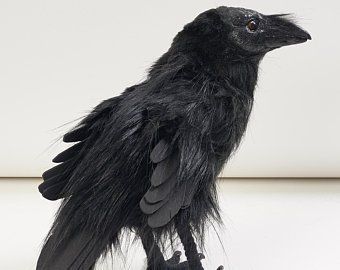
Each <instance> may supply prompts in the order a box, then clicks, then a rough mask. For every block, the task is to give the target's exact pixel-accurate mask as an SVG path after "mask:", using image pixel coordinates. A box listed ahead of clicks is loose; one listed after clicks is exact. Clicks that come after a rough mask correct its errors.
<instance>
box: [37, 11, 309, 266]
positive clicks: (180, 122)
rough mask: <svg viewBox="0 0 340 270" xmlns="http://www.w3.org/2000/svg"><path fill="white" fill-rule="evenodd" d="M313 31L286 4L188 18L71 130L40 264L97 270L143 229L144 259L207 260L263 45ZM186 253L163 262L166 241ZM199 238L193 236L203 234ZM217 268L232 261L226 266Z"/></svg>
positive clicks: (51, 195) (55, 175) (52, 182)
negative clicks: (138, 77) (138, 78)
mask: <svg viewBox="0 0 340 270" xmlns="http://www.w3.org/2000/svg"><path fill="white" fill-rule="evenodd" d="M309 39H311V36H310V35H309V34H308V33H307V32H306V31H304V30H302V29H301V28H300V27H298V26H297V25H296V24H294V23H293V22H292V21H291V20H290V19H289V17H287V16H286V15H284V14H279V15H269V16H267V15H263V14H261V13H258V12H256V11H253V10H248V9H243V8H233V7H225V6H222V7H218V8H216V9H210V10H208V11H205V12H203V13H202V14H200V15H199V16H198V17H196V18H195V19H194V21H192V22H191V23H189V24H187V25H185V27H184V28H183V30H182V31H180V32H179V33H178V34H177V35H176V37H175V38H174V40H173V42H172V45H171V47H170V48H169V50H168V51H167V52H166V53H165V54H164V55H163V56H161V57H160V58H159V59H158V60H157V61H156V62H155V63H154V65H153V66H152V67H151V68H150V70H149V73H148V77H147V78H146V79H145V81H143V82H142V83H140V84H137V85H134V86H131V87H129V88H127V89H126V90H125V91H124V92H123V93H122V94H121V95H120V96H117V97H113V98H110V99H108V100H105V101H103V102H102V103H100V104H99V105H98V106H97V107H95V108H94V109H93V111H92V112H91V113H90V114H89V115H87V116H86V117H84V118H83V119H82V120H81V122H80V123H79V124H78V125H77V126H76V127H75V128H74V129H72V130H71V131H69V132H68V133H67V134H65V135H64V137H63V140H64V142H67V143H75V144H73V145H72V146H71V147H70V148H68V149H67V150H65V151H64V152H62V153H60V154H59V155H57V156H56V157H55V158H54V159H53V161H54V162H55V163H59V164H58V165H57V166H55V167H53V168H52V169H49V170H48V171H46V172H44V174H43V179H44V182H43V183H41V184H40V186H39V190H40V192H41V193H42V195H43V196H44V197H45V198H47V199H49V200H58V199H63V201H62V204H61V206H60V209H59V211H58V212H57V215H56V219H55V221H54V224H53V226H52V228H51V230H50V232H49V234H48V236H47V238H46V241H45V243H44V246H43V249H42V251H41V254H40V257H39V259H38V263H37V269H38V270H41V269H44V270H45V269H47V270H57V269H58V270H60V269H94V267H95V263H96V261H97V260H98V258H99V257H100V256H101V255H104V254H106V253H107V252H109V251H110V250H113V249H116V248H119V245H120V236H121V233H122V230H123V229H128V230H131V231H133V232H135V233H136V235H137V237H138V238H140V240H141V242H142V244H143V247H144V249H145V252H146V255H147V269H149V270H156V269H157V270H164V269H165V270H166V269H191V270H193V269H194V270H199V269H203V267H202V264H201V259H202V258H204V256H203V254H201V253H198V251H197V245H196V242H195V241H198V242H199V243H200V244H202V245H203V243H204V239H203V238H204V232H205V229H206V227H207V225H208V224H209V223H210V222H217V223H218V222H221V218H220V215H219V207H218V202H217V194H216V179H217V176H218V174H219V172H220V171H221V169H222V167H223V165H224V164H225V163H226V161H227V160H228V158H229V157H230V155H231V153H232V152H233V151H235V150H236V148H237V146H238V145H239V143H240V140H241V138H242V135H243V134H244V131H245V129H246V126H247V122H248V118H249V114H250V112H251V109H252V104H253V96H254V95H253V94H254V88H255V85H256V81H257V77H258V67H259V63H260V61H261V59H262V58H263V57H264V55H265V54H266V53H268V52H270V51H271V50H273V49H276V48H280V47H282V46H287V45H292V44H298V43H302V42H305V41H307V40H309ZM177 237H179V239H180V241H181V243H182V245H183V247H184V250H185V255H186V258H187V261H185V262H182V263H180V255H181V254H180V252H175V253H174V255H173V257H172V258H170V259H169V260H166V259H165V258H164V256H163V254H162V249H161V248H160V246H163V244H164V243H165V241H169V240H173V239H174V238H177ZM194 237H195V238H194ZM218 269H223V267H222V266H220V267H218Z"/></svg>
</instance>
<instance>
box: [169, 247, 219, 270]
mask: <svg viewBox="0 0 340 270" xmlns="http://www.w3.org/2000/svg"><path fill="white" fill-rule="evenodd" d="M181 254H182V253H181V252H180V251H175V253H174V255H173V256H172V257H171V258H170V259H169V260H167V261H166V264H167V270H190V268H189V263H188V262H187V261H185V262H181V263H180V259H181ZM198 257H199V259H200V260H202V259H204V258H205V257H204V255H203V254H202V253H199V254H198ZM219 270H221V269H219Z"/></svg>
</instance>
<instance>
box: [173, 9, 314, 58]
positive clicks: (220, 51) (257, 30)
mask: <svg viewBox="0 0 340 270" xmlns="http://www.w3.org/2000/svg"><path fill="white" fill-rule="evenodd" d="M309 39H311V36H310V35H309V34H308V33H307V32H306V31H304V30H302V29H301V28H300V27H299V26H297V25H296V24H295V23H294V22H293V21H292V20H290V19H289V16H287V15H285V14H279V15H263V14H261V13H259V12H256V11H254V10H249V9H244V8H235V7H225V6H222V7H218V8H216V9H210V10H208V11H205V12H203V13H201V14H200V15H199V16H198V17H196V19H195V20H194V21H193V22H191V23H189V24H187V25H186V26H185V27H184V29H183V31H182V32H180V33H179V35H178V37H177V41H178V42H179V44H182V48H186V49H188V50H197V51H200V52H201V53H203V54H204V55H209V54H210V55H213V57H223V58H224V56H226V57H227V58H228V59H231V60H238V59H249V58H259V59H260V58H262V57H263V56H264V55H265V54H266V53H267V52H269V51H271V50H273V49H277V48H280V47H282V46H287V45H293V44H298V43H303V42H305V41H307V40H309ZM175 41H176V39H175Z"/></svg>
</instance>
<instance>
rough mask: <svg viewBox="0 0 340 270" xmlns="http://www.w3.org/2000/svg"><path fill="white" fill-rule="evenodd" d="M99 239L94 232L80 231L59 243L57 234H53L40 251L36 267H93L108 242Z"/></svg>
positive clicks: (64, 269) (83, 269)
mask: <svg viewBox="0 0 340 270" xmlns="http://www.w3.org/2000/svg"><path fill="white" fill-rule="evenodd" d="M98 240H99V239H96V238H95V237H94V236H93V234H90V233H86V232H80V233H78V234H76V235H74V236H73V237H72V238H71V239H68V241H67V243H65V244H61V245H58V238H57V236H56V235H53V234H52V235H51V236H50V237H49V239H48V240H47V242H46V243H45V245H44V247H43V249H42V251H41V253H40V256H39V259H38V263H37V268H36V269H37V270H68V269H69V270H88V269H92V267H93V266H94V265H95V263H96V261H97V260H98V258H99V257H100V255H101V254H102V253H103V252H104V250H105V247H106V245H107V244H108V243H107V242H105V241H98ZM57 245H58V246H57ZM56 246H57V247H56Z"/></svg>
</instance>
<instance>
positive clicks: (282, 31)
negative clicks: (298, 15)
mask: <svg viewBox="0 0 340 270" xmlns="http://www.w3.org/2000/svg"><path fill="white" fill-rule="evenodd" d="M265 36H266V38H265V45H266V47H267V48H268V49H276V48H280V47H282V46H288V45H293V44H299V43H303V42H306V41H307V40H310V39H312V37H311V36H310V34H308V33H307V32H306V31H305V30H303V29H301V28H300V27H299V26H297V25H296V24H295V23H293V22H291V21H290V20H289V19H288V17H287V15H270V16H267V30H266V35H265Z"/></svg>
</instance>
